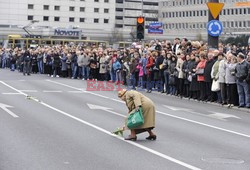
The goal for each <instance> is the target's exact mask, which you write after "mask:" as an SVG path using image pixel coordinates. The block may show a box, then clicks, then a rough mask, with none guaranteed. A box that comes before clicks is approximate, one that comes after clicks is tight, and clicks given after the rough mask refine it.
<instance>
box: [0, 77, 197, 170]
mask: <svg viewBox="0 0 250 170" xmlns="http://www.w3.org/2000/svg"><path fill="white" fill-rule="evenodd" d="M0 82H1V83H2V84H4V85H6V86H7V87H9V88H11V89H13V90H15V91H17V92H20V93H21V94H23V95H24V96H28V95H27V94H25V93H23V92H21V91H20V90H18V89H16V88H14V87H12V86H10V85H8V84H6V83H4V82H3V81H0ZM31 99H32V100H34V101H36V102H38V103H40V104H41V105H43V106H45V107H48V108H50V109H51V110H54V111H56V112H58V113H61V114H62V115H65V116H67V117H69V118H72V119H74V120H76V121H78V122H81V123H83V124H85V125H87V126H90V127H92V128H94V129H96V130H99V131H101V132H103V133H105V134H107V135H109V136H112V137H115V138H117V139H119V140H121V141H123V142H126V143H129V144H131V145H134V146H136V147H138V148H141V149H142V150H144V151H147V152H150V153H152V154H154V155H157V156H159V157H161V158H164V159H167V160H169V161H171V162H174V163H176V164H178V165H181V166H183V167H186V168H188V169H191V170H201V169H200V168H197V167H195V166H192V165H190V164H187V163H185V162H182V161H180V160H177V159H175V158H173V157H170V156H168V155H165V154H163V153H160V152H158V151H155V150H153V149H150V148H148V147H145V146H143V145H141V144H138V143H136V142H132V141H127V140H124V139H123V138H122V137H120V136H117V135H114V134H112V133H111V132H109V131H107V130H105V129H103V128H101V127H99V126H96V125H94V124H92V123H89V122H87V121H85V120H82V119H80V118H78V117H75V116H73V115H71V114H69V113H66V112H64V111H62V110H59V109H57V108H55V107H53V106H51V105H49V104H47V103H44V102H41V101H39V100H38V99H35V98H31Z"/></svg>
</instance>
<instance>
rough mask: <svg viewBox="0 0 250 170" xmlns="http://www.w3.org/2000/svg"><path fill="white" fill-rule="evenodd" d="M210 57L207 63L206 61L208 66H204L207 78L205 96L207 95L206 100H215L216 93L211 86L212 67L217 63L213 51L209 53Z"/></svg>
mask: <svg viewBox="0 0 250 170" xmlns="http://www.w3.org/2000/svg"><path fill="white" fill-rule="evenodd" d="M207 57H208V60H207V63H206V66H205V68H204V78H205V86H206V87H205V88H206V90H205V97H206V101H214V100H215V99H214V97H213V96H214V95H213V93H212V91H211V86H212V78H211V71H212V67H213V65H214V63H215V60H214V58H213V57H214V55H213V53H208V55H207Z"/></svg>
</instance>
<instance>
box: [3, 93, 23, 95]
mask: <svg viewBox="0 0 250 170" xmlns="http://www.w3.org/2000/svg"><path fill="white" fill-rule="evenodd" d="M2 94H4V95H22V94H20V93H2Z"/></svg>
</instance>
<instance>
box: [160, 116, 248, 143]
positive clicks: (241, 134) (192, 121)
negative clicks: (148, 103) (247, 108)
mask: <svg viewBox="0 0 250 170" xmlns="http://www.w3.org/2000/svg"><path fill="white" fill-rule="evenodd" d="M156 112H157V113H160V114H162V115H165V116H169V117H173V118H176V119H180V120H184V121H187V122H191V123H195V124H198V125H202V126H206V127H210V128H213V129H217V130H221V131H224V132H228V133H232V134H235V135H239V136H243V137H247V138H250V135H246V134H243V133H239V132H235V131H232V130H227V129H224V128H220V127H217V126H213V125H209V124H206V123H201V122H198V121H195V120H191V119H186V118H183V117H179V116H175V115H171V114H168V113H164V112H161V111H156Z"/></svg>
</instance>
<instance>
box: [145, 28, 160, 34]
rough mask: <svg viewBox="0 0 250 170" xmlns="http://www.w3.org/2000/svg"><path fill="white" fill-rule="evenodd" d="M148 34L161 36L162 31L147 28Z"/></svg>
mask: <svg viewBox="0 0 250 170" xmlns="http://www.w3.org/2000/svg"><path fill="white" fill-rule="evenodd" d="M148 33H149V34H163V29H152V28H149V29H148Z"/></svg>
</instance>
